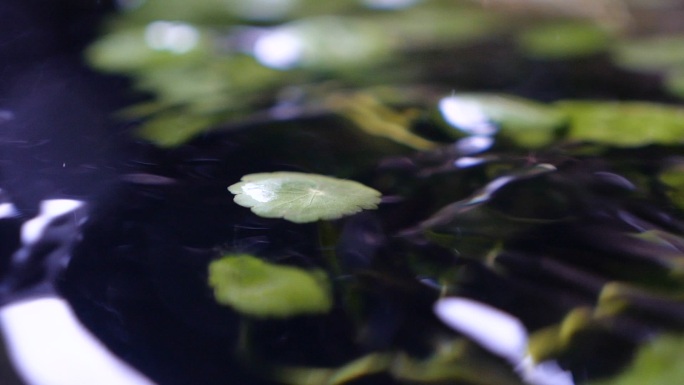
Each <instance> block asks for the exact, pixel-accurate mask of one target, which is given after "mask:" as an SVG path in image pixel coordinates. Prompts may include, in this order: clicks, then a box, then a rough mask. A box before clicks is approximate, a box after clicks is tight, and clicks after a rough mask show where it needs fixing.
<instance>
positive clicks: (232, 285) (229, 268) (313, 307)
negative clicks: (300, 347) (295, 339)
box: [209, 254, 333, 318]
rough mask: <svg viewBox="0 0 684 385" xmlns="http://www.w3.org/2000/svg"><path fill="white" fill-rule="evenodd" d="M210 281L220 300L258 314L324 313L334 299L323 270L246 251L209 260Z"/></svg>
mask: <svg viewBox="0 0 684 385" xmlns="http://www.w3.org/2000/svg"><path fill="white" fill-rule="evenodd" d="M209 284H210V285H211V286H212V287H213V288H214V295H215V297H216V301H218V302H219V303H220V304H223V305H227V306H231V307H232V308H234V309H235V310H237V311H238V312H240V313H242V314H245V315H247V316H251V317H257V318H269V317H270V318H287V317H293V316H297V315H305V314H318V313H326V312H328V311H330V308H331V307H332V303H333V301H332V296H331V291H330V282H328V278H327V276H326V274H325V272H323V271H321V270H305V269H301V268H297V267H294V266H284V265H277V264H274V263H270V262H266V261H264V260H262V259H259V258H257V257H255V256H252V255H247V254H237V255H235V254H228V255H224V256H223V257H222V258H221V259H218V260H216V261H214V262H212V263H211V264H210V265H209Z"/></svg>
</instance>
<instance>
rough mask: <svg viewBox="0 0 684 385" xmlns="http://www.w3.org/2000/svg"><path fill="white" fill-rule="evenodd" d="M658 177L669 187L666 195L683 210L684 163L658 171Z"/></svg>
mask: <svg viewBox="0 0 684 385" xmlns="http://www.w3.org/2000/svg"><path fill="white" fill-rule="evenodd" d="M659 179H660V181H661V182H662V183H663V184H665V185H666V186H667V187H668V188H669V190H668V191H667V195H668V196H669V197H670V199H671V200H672V203H674V204H675V205H677V207H679V208H680V209H682V210H684V163H677V164H675V165H672V166H670V167H668V168H667V169H665V170H664V171H663V172H661V173H660V175H659Z"/></svg>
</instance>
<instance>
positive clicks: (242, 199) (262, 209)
mask: <svg viewBox="0 0 684 385" xmlns="http://www.w3.org/2000/svg"><path fill="white" fill-rule="evenodd" d="M228 190H229V191H230V192H232V193H233V194H235V198H234V200H235V203H237V204H239V205H241V206H244V207H249V208H251V209H252V212H254V213H255V214H257V215H259V216H261V217H265V218H283V219H287V220H288V221H291V222H295V223H306V222H315V221H318V220H330V219H337V218H340V217H343V216H346V215H350V214H354V213H357V212H359V211H361V210H368V209H375V208H377V205H378V203H379V202H380V195H381V194H380V193H379V192H378V191H376V190H374V189H372V188H370V187H367V186H364V185H362V184H361V183H358V182H354V181H350V180H342V179H337V178H331V177H328V176H323V175H317V174H305V173H298V172H273V173H259V174H250V175H246V176H244V177H242V181H241V182H238V183H236V184H234V185H232V186H230V187H228Z"/></svg>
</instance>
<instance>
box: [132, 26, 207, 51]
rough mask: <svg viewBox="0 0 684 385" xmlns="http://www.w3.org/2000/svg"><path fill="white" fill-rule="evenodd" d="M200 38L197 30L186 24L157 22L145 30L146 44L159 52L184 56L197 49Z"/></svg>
mask: <svg viewBox="0 0 684 385" xmlns="http://www.w3.org/2000/svg"><path fill="white" fill-rule="evenodd" d="M199 38H200V33H199V31H198V30H197V28H195V27H193V26H192V25H190V24H186V23H179V22H171V21H155V22H152V23H150V24H148V25H147V27H146V28H145V42H147V45H149V46H150V48H152V49H155V50H158V51H169V52H173V53H176V54H183V53H186V52H189V51H190V50H192V49H193V48H195V46H197V43H198V42H199Z"/></svg>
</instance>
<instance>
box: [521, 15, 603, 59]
mask: <svg viewBox="0 0 684 385" xmlns="http://www.w3.org/2000/svg"><path fill="white" fill-rule="evenodd" d="M610 42H611V37H610V34H609V33H608V32H607V31H606V30H605V29H604V28H602V27H600V26H598V25H596V24H591V23H586V22H585V23H581V22H563V21H556V22H555V23H550V24H541V25H537V26H532V27H530V28H528V29H526V30H524V31H523V32H522V33H521V34H520V35H518V44H519V46H520V47H521V49H522V50H523V51H524V52H525V53H526V54H527V55H529V56H532V57H535V58H540V59H549V60H565V59H571V58H575V57H582V56H589V55H594V54H597V53H599V52H602V51H604V50H605V49H607V48H608V46H609V43H610Z"/></svg>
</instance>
